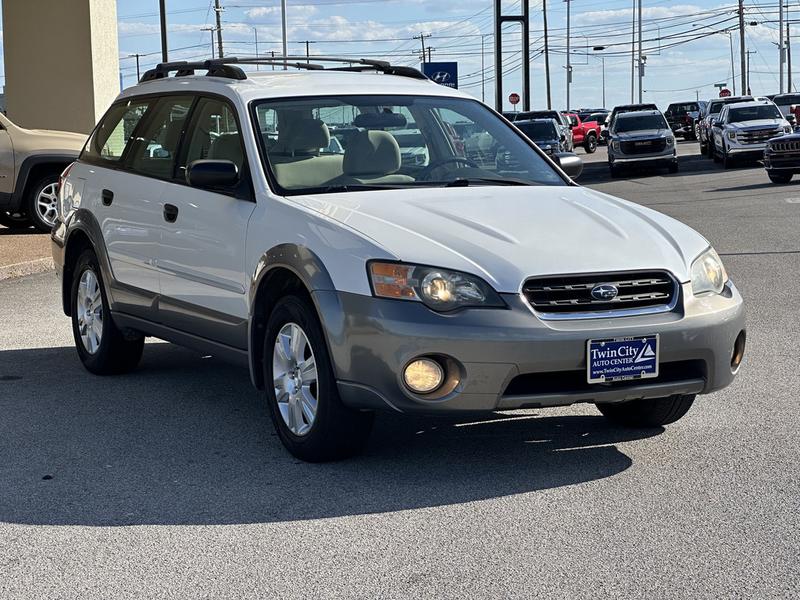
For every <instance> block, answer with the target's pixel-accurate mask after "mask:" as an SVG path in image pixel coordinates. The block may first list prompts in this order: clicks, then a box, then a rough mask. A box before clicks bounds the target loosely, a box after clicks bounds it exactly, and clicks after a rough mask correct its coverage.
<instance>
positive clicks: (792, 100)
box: [775, 94, 800, 106]
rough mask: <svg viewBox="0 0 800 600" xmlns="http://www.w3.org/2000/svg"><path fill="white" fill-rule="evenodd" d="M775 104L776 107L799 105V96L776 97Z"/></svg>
mask: <svg viewBox="0 0 800 600" xmlns="http://www.w3.org/2000/svg"><path fill="white" fill-rule="evenodd" d="M775 104H777V105H778V106H791V105H792V104H800V94H786V95H785V96H776V97H775Z"/></svg>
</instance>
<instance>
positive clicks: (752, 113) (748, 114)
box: [727, 104, 783, 123]
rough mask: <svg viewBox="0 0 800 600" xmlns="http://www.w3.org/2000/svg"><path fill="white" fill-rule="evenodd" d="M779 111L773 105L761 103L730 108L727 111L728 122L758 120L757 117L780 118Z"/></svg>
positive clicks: (781, 116)
mask: <svg viewBox="0 0 800 600" xmlns="http://www.w3.org/2000/svg"><path fill="white" fill-rule="evenodd" d="M781 118H783V115H781V111H779V110H778V108H777V107H776V106H775V105H772V104H762V105H759V106H747V107H744V106H743V107H741V108H731V109H730V110H729V111H728V121H727V122H728V123H739V122H742V121H758V120H759V119H781Z"/></svg>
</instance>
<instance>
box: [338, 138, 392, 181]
mask: <svg viewBox="0 0 800 600" xmlns="http://www.w3.org/2000/svg"><path fill="white" fill-rule="evenodd" d="M399 168H400V146H399V145H398V144H397V140H395V139H394V136H393V135H392V134H391V133H387V132H385V131H374V130H372V131H359V132H358V133H357V134H356V135H354V136H353V137H352V139H351V140H350V143H348V144H347V149H346V150H345V153H344V164H343V169H344V174H345V175H351V176H354V177H358V176H363V175H372V176H381V175H391V174H392V173H395V172H396V171H397V170H398V169H399Z"/></svg>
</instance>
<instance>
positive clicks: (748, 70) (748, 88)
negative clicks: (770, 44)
mask: <svg viewBox="0 0 800 600" xmlns="http://www.w3.org/2000/svg"><path fill="white" fill-rule="evenodd" d="M745 54H746V55H747V66H746V70H747V95H748V96H751V95H752V94H753V90H752V88H751V87H750V55H751V54H758V50H747V51H746V52H745Z"/></svg>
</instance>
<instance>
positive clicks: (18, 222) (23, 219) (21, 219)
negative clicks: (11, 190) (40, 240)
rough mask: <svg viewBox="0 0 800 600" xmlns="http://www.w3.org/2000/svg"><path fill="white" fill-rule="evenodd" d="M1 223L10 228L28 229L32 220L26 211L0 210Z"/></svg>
mask: <svg viewBox="0 0 800 600" xmlns="http://www.w3.org/2000/svg"><path fill="white" fill-rule="evenodd" d="M0 225H4V226H5V227H8V228H9V229H27V228H28V227H30V226H31V222H30V221H29V220H28V215H26V214H25V213H20V212H13V213H12V212H3V211H0Z"/></svg>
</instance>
